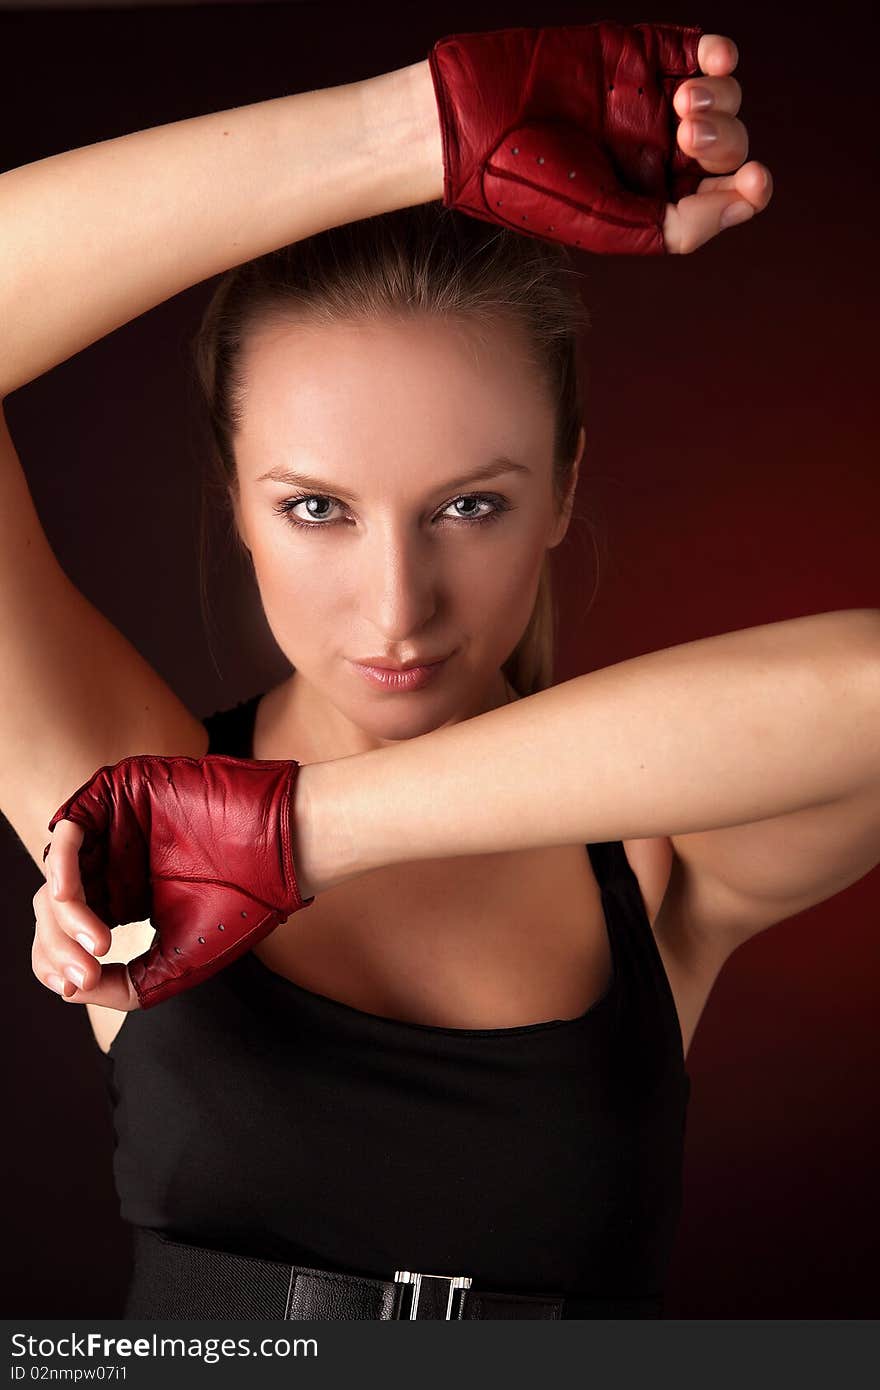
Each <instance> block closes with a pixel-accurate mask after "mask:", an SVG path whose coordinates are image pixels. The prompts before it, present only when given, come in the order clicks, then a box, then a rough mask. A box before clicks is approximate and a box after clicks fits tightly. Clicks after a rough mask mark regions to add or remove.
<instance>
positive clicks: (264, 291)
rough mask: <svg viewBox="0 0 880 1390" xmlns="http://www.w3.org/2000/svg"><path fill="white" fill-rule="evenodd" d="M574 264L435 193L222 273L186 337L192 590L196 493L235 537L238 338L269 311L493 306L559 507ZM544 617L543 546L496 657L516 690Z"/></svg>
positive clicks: (568, 468) (548, 671)
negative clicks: (551, 422) (546, 436)
mask: <svg viewBox="0 0 880 1390" xmlns="http://www.w3.org/2000/svg"><path fill="white" fill-rule="evenodd" d="M578 274H579V273H578V272H577V271H576V270H574V269H573V267H572V265H571V262H570V257H569V252H568V251H567V249H566V248H565V247H563V246H559V245H556V244H552V243H550V242H546V241H541V240H539V239H537V238H535V237H529V236H524V235H521V234H519V233H518V232H514V231H512V230H510V229H507V228H503V227H497V226H494V225H492V224H488V223H486V222H483V221H481V220H478V219H476V218H473V217H468V216H465V215H464V214H462V213H458V212H455V211H453V210H451V209H448V208H445V207H444V206H443V204H442V203H439V202H434V203H424V204H420V205H418V206H417V207H412V208H403V209H400V210H396V211H392V212H388V213H383V214H382V215H380V216H377V217H370V218H364V219H361V220H360V221H357V222H349V223H345V224H343V225H342V226H340V227H332V228H330V229H329V230H327V231H322V232H319V233H317V234H316V235H315V236H312V237H308V238H306V239H305V240H303V241H298V242H294V243H292V244H291V245H289V246H284V247H282V248H280V249H279V250H277V251H272V252H270V253H268V254H267V255H265V256H260V257H257V258H256V259H254V260H251V261H247V262H246V263H244V264H243V265H240V266H235V267H233V268H232V269H231V270H229V271H227V272H226V273H225V274H224V275H223V276H222V277H221V279H220V280H219V282H218V284H217V286H216V287H215V289H214V292H213V294H212V296H211V299H210V301H209V303H208V306H207V308H206V310H205V312H204V314H203V317H202V321H201V323H200V325H199V327H198V330H197V332H196V334H195V337H194V339H193V342H192V351H193V362H194V366H195V372H196V377H197V382H198V386H199V389H200V392H201V397H202V402H203V405H204V407H205V408H206V411H207V417H208V421H209V425H210V435H211V441H212V449H211V453H210V476H209V477H208V478H207V479H206V480H205V488H204V490H203V493H202V503H203V505H202V527H201V538H202V545H201V550H200V562H201V565H200V568H201V575H202V593H203V599H204V539H205V529H206V528H205V522H206V515H205V501H206V499H208V498H210V497H212V496H213V497H216V498H217V500H218V502H219V503H220V506H221V508H222V509H223V510H224V511H225V512H226V515H227V521H228V522H229V523H230V524H231V530H232V533H233V536H234V537H235V538H237V539H238V541H239V544H240V545H241V546H242V548H243V543H242V542H241V538H240V537H239V536H238V529H237V527H236V526H235V524H234V521H233V519H232V506H231V502H232V497H233V496H234V495H235V494H236V490H237V487H238V478H237V470H236V464H235V453H234V444H233V440H234V435H235V433H236V431H237V429H238V426H239V423H240V421H241V419H242V413H243V405H244V389H243V388H244V381H243V373H242V349H243V346H244V344H245V341H246V339H247V336H248V334H249V333H250V332H252V331H253V330H254V329H255V328H256V327H257V326H260V327H262V326H263V325H264V324H266V323H267V322H273V321H279V322H281V321H284V322H294V321H297V320H300V321H307V322H309V323H318V324H324V323H326V324H333V323H337V322H344V321H351V320H352V319H363V318H372V317H376V318H382V319H387V318H388V317H389V316H391V317H393V316H395V315H415V314H429V315H439V316H442V317H450V318H455V319H462V318H464V319H466V320H467V321H469V322H470V323H471V324H474V325H476V326H479V324H481V323H487V322H491V321H493V320H496V319H498V318H499V317H501V318H504V316H506V317H507V320H508V321H510V320H513V322H515V323H516V324H518V325H519V326H520V327H521V328H522V330H524V337H525V342H526V350H527V352H528V353H529V359H530V361H531V362H532V363H533V364H534V366H535V369H536V371H537V372H539V374H540V376H541V378H542V380H543V382H544V384H545V386H546V389H547V390H548V391H549V392H550V397H551V399H552V401H553V403H554V407H555V421H556V423H555V434H554V448H553V487H554V494H555V497H556V501H557V506H558V507H561V505H562V502H563V499H564V498H565V495H566V492H567V489H568V485H569V483H570V482H571V477H572V468H573V466H574V461H575V456H576V451H577V444H578V436H579V432H580V428H581V423H582V415H583V411H582V400H581V390H580V384H579V381H578V371H577V367H578V360H579V359H578V345H579V339H580V334H581V332H582V330H585V329H586V328H588V327H589V323H590V319H589V313H588V311H587V309H586V307H585V306H584V304H583V302H582V300H581V298H580V295H579V293H578V287H577V285H576V284H575V283H573V282H574V280H575V279H576V277H577V276H578ZM556 622H557V617H556V611H555V604H554V596H553V588H552V574H551V569H550V553H549V552H548V553H547V554H546V555H545V558H544V564H543V568H542V571H541V577H540V581H539V585H538V590H537V594H536V598H535V603H534V607H533V610H532V614H531V617H530V618H529V621H528V623H527V625H526V627H525V630H524V631H523V633H522V635H521V637H520V638H519V641H518V642H517V644H516V647H515V648H514V650H513V651H512V652H511V654H510V656H509V657H508V658H507V659H506V661H505V662H504V665H503V668H502V669H503V672H504V675H505V676H506V677H507V679H508V681H509V682H510V684H511V685H512V686H513V688H514V690H515V691H517V692H518V694H520V695H530V694H533V693H535V692H537V691H539V690H543V689H546V688H547V687H548V686H551V685H552V684H553V681H554V664H555V651H556Z"/></svg>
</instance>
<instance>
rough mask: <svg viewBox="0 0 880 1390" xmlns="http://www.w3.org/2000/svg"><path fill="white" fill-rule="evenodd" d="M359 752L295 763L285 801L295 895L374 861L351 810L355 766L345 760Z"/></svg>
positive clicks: (329, 884)
mask: <svg viewBox="0 0 880 1390" xmlns="http://www.w3.org/2000/svg"><path fill="white" fill-rule="evenodd" d="M364 756H367V755H361V754H358V755H355V756H354V757H349V758H337V759H334V760H332V761H330V762H318V763H306V764H301V765H300V769H299V772H298V773H297V778H296V786H295V788H294V796H293V804H292V807H291V821H292V825H291V845H292V853H293V864H294V869H295V871H296V881H297V886H298V888H299V892H300V897H301V898H309V897H311V896H312V895H315V896H316V897H317V896H319V895H320V894H321V893H324V892H326V891H327V890H328V889H329V888H335V887H336V886H337V884H340V883H345V882H346V881H347V880H348V879H350V878H356V877H357V876H358V875H360V874H362V873H366V872H367V871H368V870H369V869H371V868H377V867H379V860H378V859H377V860H375V862H374V860H373V859H371V857H370V856H371V848H370V845H369V843H367V839H368V837H367V836H366V835H365V834H364V832H363V830H361V831H360V832H359V831H358V830H357V828H356V826H355V822H354V816H353V814H352V812H353V808H354V806H355V804H356V801H355V797H354V796H353V795H352V794H351V789H352V788H354V786H355V781H354V780H353V774H354V776H355V777H356V770H355V769H353V768H352V766H351V764H353V763H355V762H358V761H360V760H362V758H363V757H364Z"/></svg>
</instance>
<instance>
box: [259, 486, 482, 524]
mask: <svg viewBox="0 0 880 1390" xmlns="http://www.w3.org/2000/svg"><path fill="white" fill-rule="evenodd" d="M301 502H329V503H330V505H331V506H339V505H341V504H339V503H337V502H336V499H335V498H333V497H325V496H323V494H321V493H315V492H304V493H301V494H300V495H299V496H298V497H288V498H285V500H284V501H283V502H279V503H278V505H277V506H276V507H275V508H273V510H274V511H276V512H278V513H279V514H280V515H282V516H283V517H284V519H285V521H287V523H288V524H289V525H290V526H300V527H302V528H303V529H305V530H307V531H318V530H322V529H326V527H328V526H335V525H336V524H337V523H336V521H335V520H331V521H324V520H323V519H317V520H315V519H313V520H312V521H303V520H302V519H301V518H300V517H298V516H294V515H293V508H294V507H298V506H299V505H300V503H301ZM459 502H477V503H482V504H483V505H488V506H490V507H491V508H492V510H491V511H489V512H485V513H484V514H483V515H482V516H457V517H455V516H453V517H447V518H446V520H448V521H454V522H456V521H457V522H462V523H464V524H465V525H468V526H481V525H482V524H483V523H484V522H488V521H497V520H498V519H499V518H500V517H501V515H502V514H503V513H504V512H507V511H510V503H509V502H507V501H505V499H504V498H503V497H495V496H487V495H485V494H483V493H475V492H474V493H464V494H462V496H461V497H455V498H453V500H452V501H451V502H450V503H448V506H450V507H452V506H455V505H456V504H457V503H459ZM444 510H445V508H444Z"/></svg>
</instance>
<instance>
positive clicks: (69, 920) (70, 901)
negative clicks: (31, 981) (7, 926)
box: [35, 821, 112, 956]
mask: <svg viewBox="0 0 880 1390" xmlns="http://www.w3.org/2000/svg"><path fill="white" fill-rule="evenodd" d="M55 836H56V837H57V838H55V839H53V842H52V846H51V848H50V850H49V854H48V857H47V860H46V863H47V865H48V866H49V878H48V888H49V892H50V894H51V901H52V906H53V908H54V910H55V914H56V916H57V918H58V920H59V921H60V923H61V925H62V926H63V927H64V929H65V931H66V932H67V933H68V935H69V936H70V937H73V938H75V937H78V936H79V934H80V933H83V934H84V935H85V936H86V937H87V938H88V945H87V947H86V949H87V950H89V951H91V952H92V953H93V954H94V955H98V956H102V955H104V954H105V953H106V952H107V951H109V949H110V945H111V941H112V936H111V932H110V928H109V927H108V926H107V924H106V922H102V921H101V919H100V917H98V916H97V915H96V914H95V913H94V912H92V910H91V908H90V907H88V906H87V905H86V901H85V891H84V889H83V885H82V878H81V876H80V868H79V849H80V846H81V845H82V842H83V830H82V827H81V826H79V825H76V824H75V822H73V821H59V822H58V824H57V825H56V827H55ZM35 905H36V904H35Z"/></svg>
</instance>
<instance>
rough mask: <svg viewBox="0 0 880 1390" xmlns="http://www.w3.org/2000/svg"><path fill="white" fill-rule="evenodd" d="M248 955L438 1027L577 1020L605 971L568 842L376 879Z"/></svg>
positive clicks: (392, 1014) (350, 888) (292, 923)
mask: <svg viewBox="0 0 880 1390" xmlns="http://www.w3.org/2000/svg"><path fill="white" fill-rule="evenodd" d="M253 949H254V954H255V955H256V956H257V957H258V958H259V959H260V960H261V961H262V962H263V963H264V964H265V965H267V966H268V967H269V968H270V969H271V970H274V971H276V973H278V974H280V975H282V976H284V977H286V978H287V979H290V980H292V981H293V982H294V983H295V984H298V985H300V986H302V987H303V988H305V989H309V990H312V991H314V992H315V993H318V994H323V995H327V996H329V997H330V998H333V999H336V1000H338V1001H340V1002H341V1003H344V1004H348V1005H350V1006H352V1007H354V1008H357V1009H362V1010H364V1011H365V1012H368V1013H375V1014H380V1015H382V1016H384V1017H389V1018H396V1019H399V1020H402V1021H404V1022H410V1023H423V1024H430V1025H433V1026H435V1027H449V1028H508V1027H519V1026H522V1025H524V1024H530V1023H542V1022H546V1021H547V1020H549V1019H567V1018H576V1017H577V1016H578V1015H580V1014H582V1013H584V1012H585V1011H586V1010H587V1009H588V1008H589V1007H590V1006H591V1005H592V1004H593V1003H594V1002H595V1001H596V1000H597V999H599V998H600V997H601V996H602V995H603V994H604V993H605V990H606V988H607V987H608V984H609V983H610V980H611V974H612V957H611V945H610V941H609V938H608V934H607V929H606V923H605V917H604V912H603V907H602V899H601V893H600V890H599V887H598V884H597V883H596V880H595V876H594V874H593V871H592V867H591V864H590V860H589V856H588V854H587V850H586V848H585V847H584V846H575V845H572V846H558V847H553V848H550V849H540V850H535V851H532V852H530V853H525V854H523V853H517V854H515V855H506V854H495V855H488V856H476V855H474V856H466V857H463V858H460V859H444V860H427V861H417V862H412V863H409V864H407V865H405V866H403V871H401V866H399V865H395V866H393V868H392V869H387V870H385V869H383V870H376V871H373V872H372V873H370V874H365V875H362V876H361V877H360V878H358V879H355V880H350V881H348V882H346V883H344V884H341V885H339V886H338V887H337V888H334V889H331V890H330V891H328V892H326V893H324V894H323V895H322V896H321V898H320V899H316V900H315V902H314V903H312V905H311V906H310V907H309V908H308V909H306V910H304V911H303V912H300V913H297V914H295V915H294V916H293V917H292V918H290V920H289V921H288V922H287V923H285V924H284V925H283V926H281V927H278V928H277V929H276V930H275V931H274V932H273V933H272V935H271V936H269V937H266V938H265V939H264V940H263V941H261V942H258V943H257V945H256V946H255V947H254V948H253Z"/></svg>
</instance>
